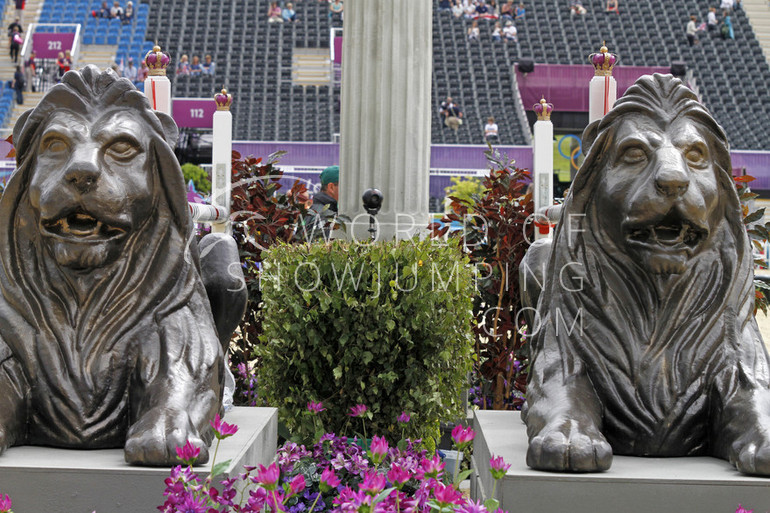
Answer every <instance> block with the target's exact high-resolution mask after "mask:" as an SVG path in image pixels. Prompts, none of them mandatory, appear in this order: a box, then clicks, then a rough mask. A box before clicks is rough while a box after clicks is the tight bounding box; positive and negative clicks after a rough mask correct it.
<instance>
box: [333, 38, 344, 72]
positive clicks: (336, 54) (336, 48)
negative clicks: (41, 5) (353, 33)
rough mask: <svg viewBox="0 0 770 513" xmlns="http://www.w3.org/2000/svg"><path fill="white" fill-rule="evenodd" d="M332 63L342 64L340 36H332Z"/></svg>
mask: <svg viewBox="0 0 770 513" xmlns="http://www.w3.org/2000/svg"><path fill="white" fill-rule="evenodd" d="M334 64H339V65H340V66H341V65H342V38H341V37H335V38H334Z"/></svg>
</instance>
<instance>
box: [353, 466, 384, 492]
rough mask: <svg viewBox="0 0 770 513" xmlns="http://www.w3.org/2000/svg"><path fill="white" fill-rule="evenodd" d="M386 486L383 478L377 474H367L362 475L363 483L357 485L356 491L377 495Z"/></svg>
mask: <svg viewBox="0 0 770 513" xmlns="http://www.w3.org/2000/svg"><path fill="white" fill-rule="evenodd" d="M386 484H387V481H386V480H385V476H384V475H383V474H380V473H378V472H367V473H366V474H365V475H364V482H363V483H361V484H360V485H358V490H359V491H361V492H364V493H366V494H367V495H377V494H378V493H380V492H381V491H382V490H383V489H384V488H385V485H386Z"/></svg>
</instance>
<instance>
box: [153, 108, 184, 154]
mask: <svg viewBox="0 0 770 513" xmlns="http://www.w3.org/2000/svg"><path fill="white" fill-rule="evenodd" d="M155 114H156V115H157V116H158V119H159V120H160V124H161V125H163V133H164V134H165V139H166V142H167V143H168V145H169V146H171V147H172V148H175V147H176V142H177V140H178V139H179V128H178V127H177V126H176V122H175V121H174V119H173V118H172V117H171V116H169V115H168V114H164V113H163V112H158V111H155Z"/></svg>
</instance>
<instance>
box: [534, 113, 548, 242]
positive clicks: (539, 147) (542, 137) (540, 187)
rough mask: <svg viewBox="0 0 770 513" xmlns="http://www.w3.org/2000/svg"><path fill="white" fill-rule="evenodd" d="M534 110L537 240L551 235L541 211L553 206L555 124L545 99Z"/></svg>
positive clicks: (546, 220)
mask: <svg viewBox="0 0 770 513" xmlns="http://www.w3.org/2000/svg"><path fill="white" fill-rule="evenodd" d="M532 110H534V111H535V114H537V121H535V127H534V140H533V142H532V153H533V155H532V157H533V159H532V168H533V170H534V174H533V177H532V180H533V184H534V192H533V196H534V201H535V213H536V214H535V239H536V240H537V239H544V238H547V237H549V236H550V235H551V225H550V223H549V222H548V219H547V217H545V216H543V215H540V214H539V212H540V211H541V209H544V208H548V207H550V206H551V205H553V123H551V113H552V112H553V104H551V103H547V102H546V101H545V98H543V99H541V100H540V103H536V104H535V105H534V106H533V107H532Z"/></svg>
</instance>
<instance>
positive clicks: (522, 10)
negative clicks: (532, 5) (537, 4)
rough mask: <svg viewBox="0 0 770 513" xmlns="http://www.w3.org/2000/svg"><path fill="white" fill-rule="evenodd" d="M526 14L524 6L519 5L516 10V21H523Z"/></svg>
mask: <svg viewBox="0 0 770 513" xmlns="http://www.w3.org/2000/svg"><path fill="white" fill-rule="evenodd" d="M526 14H527V10H526V9H525V8H524V4H519V6H518V7H517V8H516V19H517V20H523V19H524V16H526Z"/></svg>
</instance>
